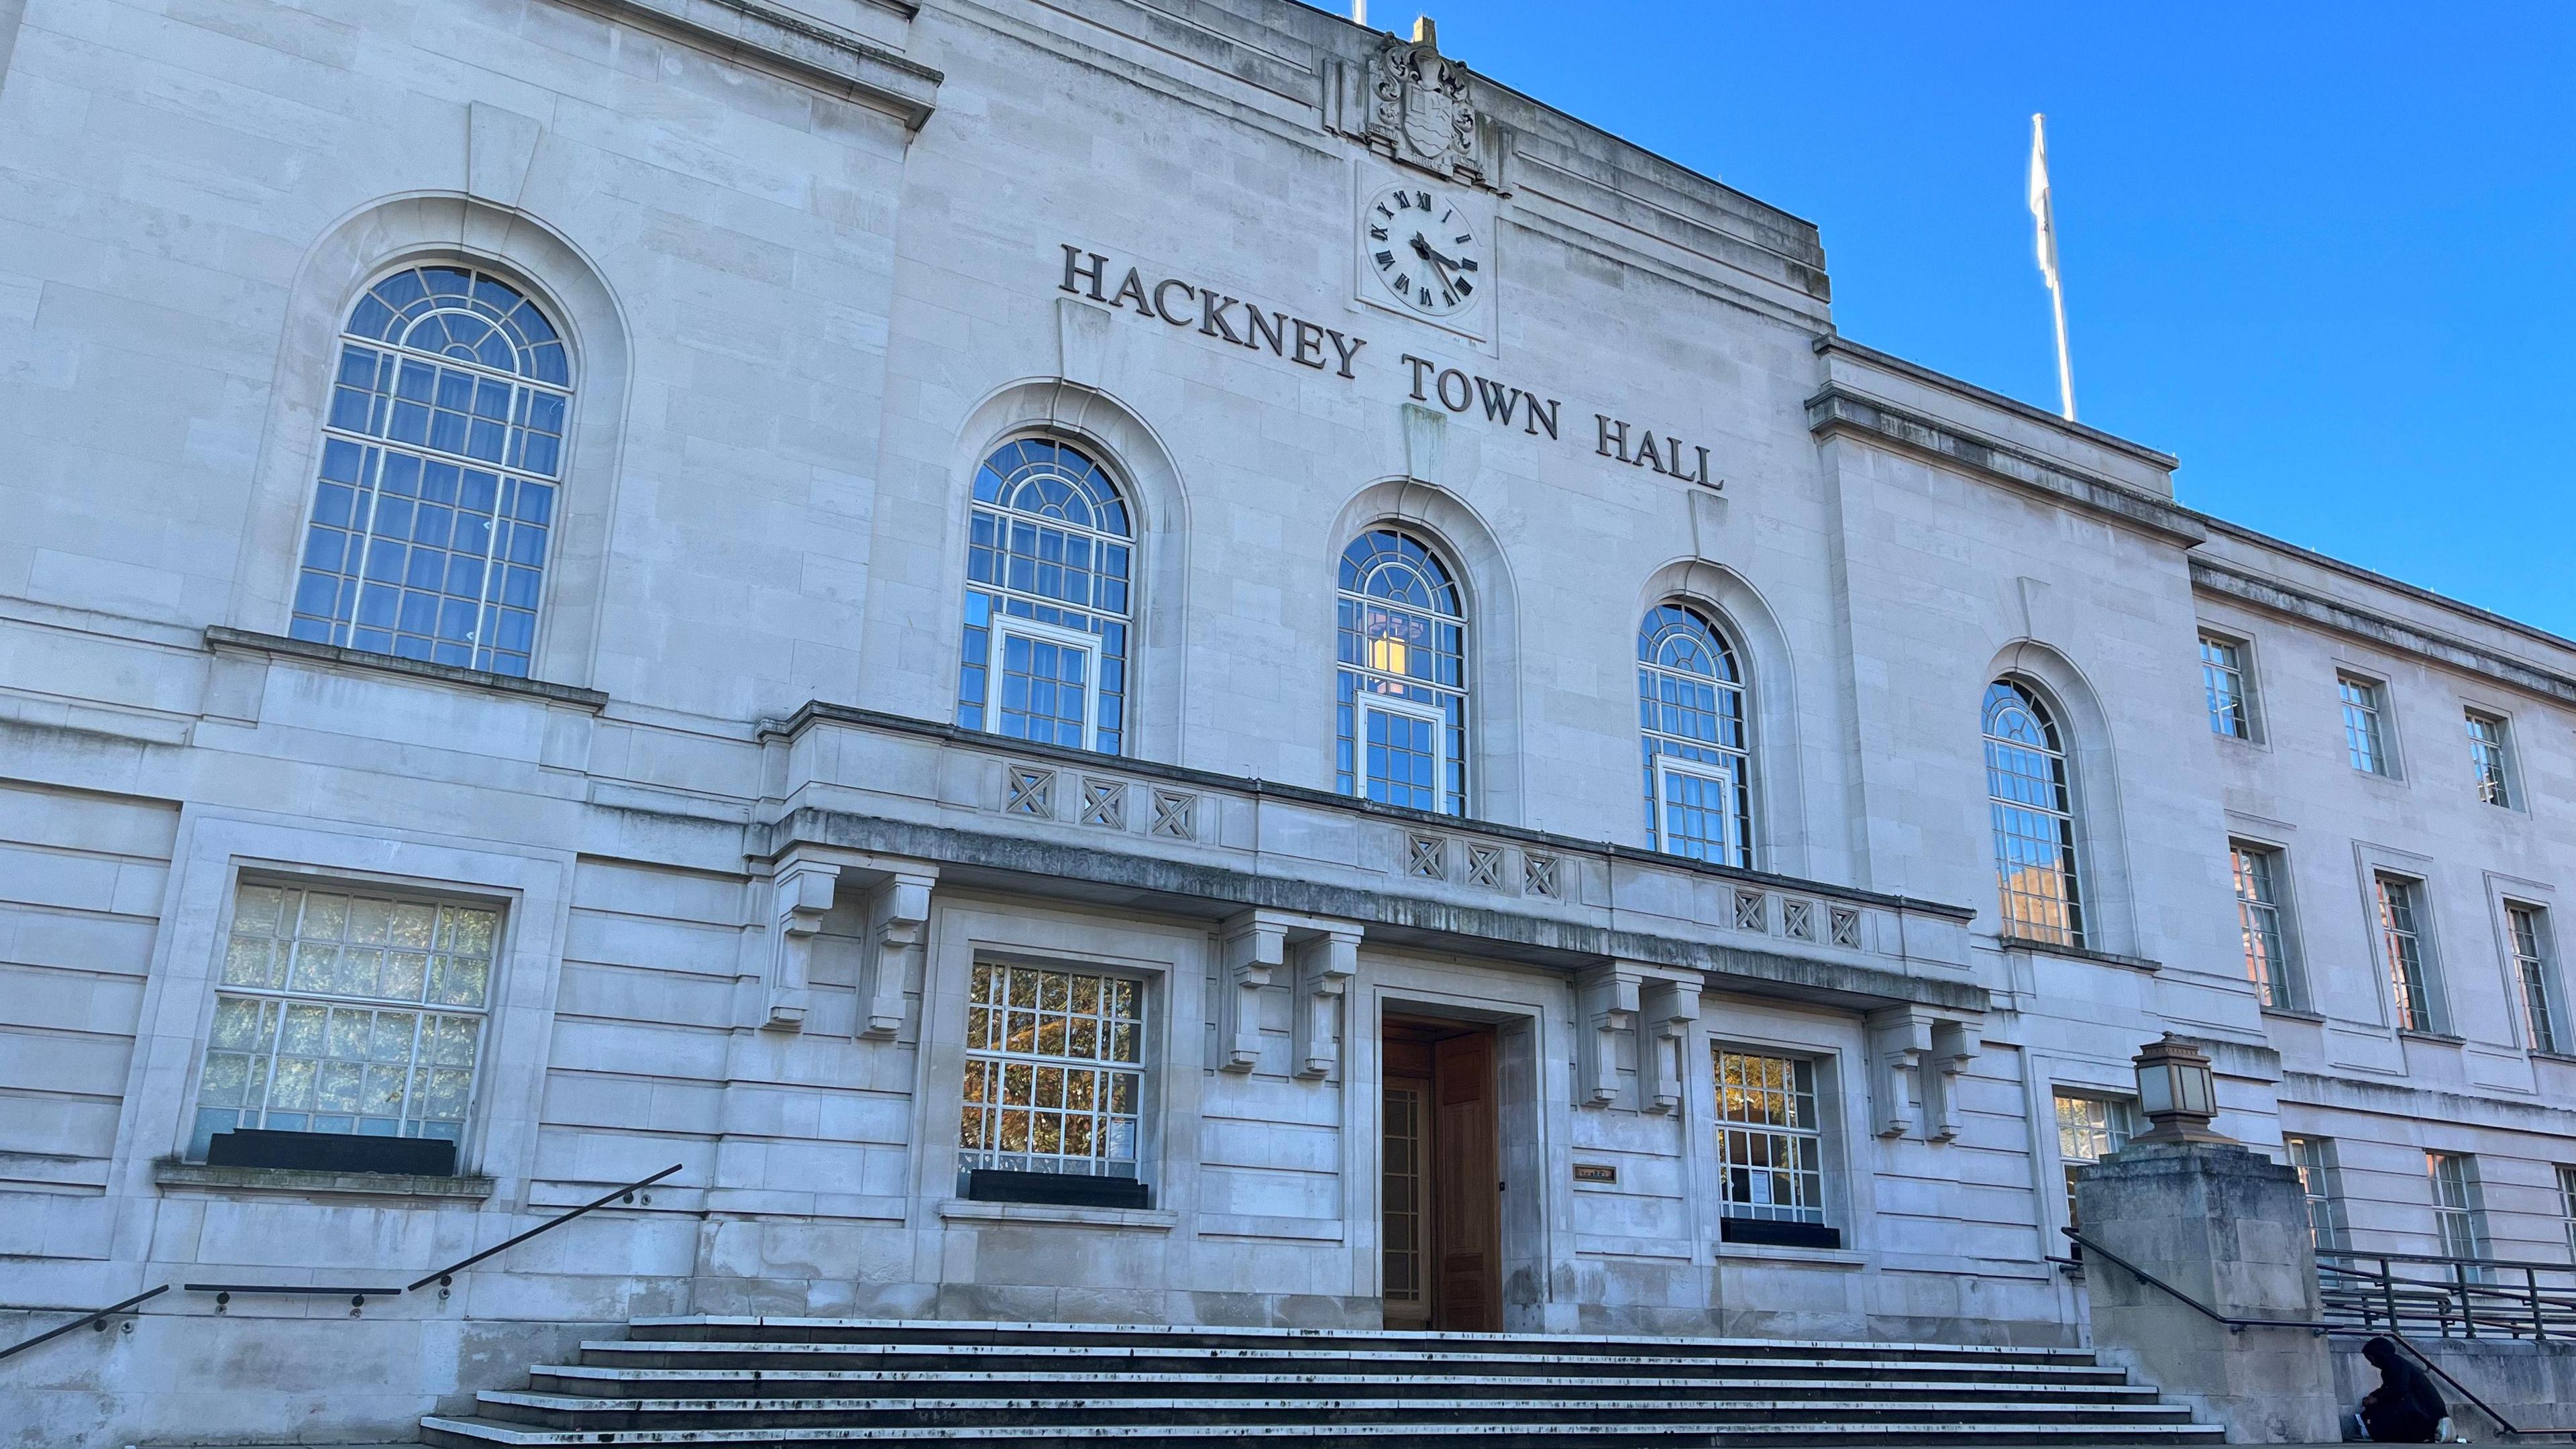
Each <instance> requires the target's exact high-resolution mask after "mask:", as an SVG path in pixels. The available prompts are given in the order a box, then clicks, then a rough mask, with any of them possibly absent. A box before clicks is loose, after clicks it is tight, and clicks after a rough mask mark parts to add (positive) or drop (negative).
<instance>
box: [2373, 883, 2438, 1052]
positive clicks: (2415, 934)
mask: <svg viewBox="0 0 2576 1449" xmlns="http://www.w3.org/2000/svg"><path fill="white" fill-rule="evenodd" d="M2375 880H2376V882H2377V886H2378V893H2379V935H2380V940H2381V944H2382V948H2383V949H2384V950H2386V951H2387V953H2388V985H2389V993H2390V995H2391V996H2392V997H2393V998H2394V999H2395V1001H2396V1004H2397V1025H2398V1027H2399V1029H2400V1030H2404V1031H2428V1032H2429V1031H2439V1030H2441V1027H2440V1026H2439V1025H2438V1024H2437V1023H2436V1020H2435V1018H2434V1015H2433V993H2432V989H2431V987H2430V986H2429V985H2428V984H2427V979H2428V978H2427V974H2426V971H2425V961H2424V958H2425V950H2424V931H2423V925H2422V914H2423V904H2424V902H2423V894H2424V888H2423V883H2422V882H2420V881H2411V880H2407V879H2404V878H2403V877H2400V876H2393V875H2383V876H2378V877H2375Z"/></svg>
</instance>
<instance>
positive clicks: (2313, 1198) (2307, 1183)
mask: <svg viewBox="0 0 2576 1449" xmlns="http://www.w3.org/2000/svg"><path fill="white" fill-rule="evenodd" d="M2282 1145H2283V1146H2285V1147H2287V1148H2288V1149H2289V1154H2290V1166H2291V1167H2293V1168H2295V1169H2297V1171H2298V1174H2299V1190H2300V1192H2302V1193H2303V1194H2305V1195H2306V1197H2307V1200H2308V1232H2309V1235H2310V1236H2311V1237H2313V1238H2314V1239H2315V1240H2316V1245H2317V1246H2318V1247H2320V1248H2341V1247H2343V1246H2344V1245H2345V1243H2346V1241H2347V1240H2348V1237H2349V1232H2350V1229H2349V1227H2348V1226H2347V1225H2346V1223H2345V1222H2344V1212H2343V1182H2342V1178H2341V1174H2340V1173H2339V1172H2338V1171H2337V1170H2336V1167H2335V1159H2334V1144H2333V1143H2332V1142H2331V1141H2328V1140H2327V1139H2325V1138H2323V1137H2285V1138H2283V1139H2282Z"/></svg>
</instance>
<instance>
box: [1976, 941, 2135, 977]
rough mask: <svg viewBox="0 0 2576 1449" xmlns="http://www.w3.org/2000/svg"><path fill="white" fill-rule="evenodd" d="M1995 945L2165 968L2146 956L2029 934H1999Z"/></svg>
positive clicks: (2129, 965) (2074, 958)
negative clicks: (2032, 937) (2125, 953)
mask: <svg viewBox="0 0 2576 1449" xmlns="http://www.w3.org/2000/svg"><path fill="white" fill-rule="evenodd" d="M1995 945H1996V946H1997V947H1999V948H2001V949H2003V950H2006V951H2031V952H2037V953H2039V954H2041V955H2047V956H2063V957H2065V958H2066V959H2067V960H2069V961H2094V962H2099V963H2100V964H2102V965H2104V966H2121V967H2125V968H2127V969H2129V970H2131V971H2146V972H2156V971H2162V970H2163V969H2165V963H2163V962H2162V961H2150V960H2148V959H2147V958H2146V957H2144V956H2123V955H2121V954H2120V953H2119V952H2117V951H2096V950H2094V949H2092V948H2091V947H2089V946H2067V945H2061V944H2059V943H2058V942H2055V941H2035V940H2032V939H2031V938H2030V937H2028V936H1997V937H1995Z"/></svg>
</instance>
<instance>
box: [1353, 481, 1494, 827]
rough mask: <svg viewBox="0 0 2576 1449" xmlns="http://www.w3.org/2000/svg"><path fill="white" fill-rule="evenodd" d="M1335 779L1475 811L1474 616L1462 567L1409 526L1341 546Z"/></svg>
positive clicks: (1361, 790) (1384, 795)
mask: <svg viewBox="0 0 2576 1449" xmlns="http://www.w3.org/2000/svg"><path fill="white" fill-rule="evenodd" d="M1337 609H1338V614H1339V626H1338V630H1337V635H1338V658H1339V664H1340V667H1339V669H1338V670H1336V672H1335V688H1336V693H1337V695H1338V698H1337V700H1336V702H1335V711H1334V714H1335V729H1336V731H1337V739H1336V741H1335V752H1334V760H1335V763H1334V780H1335V784H1336V786H1337V788H1339V789H1340V790H1341V792H1342V793H1343V794H1345V795H1355V796H1358V797H1359V798H1361V799H1364V800H1375V801H1378V802H1380V803H1382V804H1387V805H1403V806H1407V807H1409V808H1411V809H1415V810H1429V811H1434V812H1438V813H1441V814H1454V815H1464V814H1466V813H1467V619H1466V610H1465V609H1464V607H1463V606H1462V604H1461V602H1460V599H1459V590H1458V584H1457V581H1456V576H1455V575H1454V574H1453V573H1452V572H1451V571H1450V568H1449V565H1448V564H1447V562H1445V561H1444V560H1443V559H1442V558H1441V557H1440V555H1439V554H1438V553H1436V552H1435V551H1433V549H1432V548H1431V546H1430V545H1429V544H1427V543H1424V542H1423V541H1422V540H1420V539H1418V538H1415V537H1414V536H1413V535H1412V534H1409V533H1406V532H1403V531H1401V530H1398V529H1392V528H1378V529H1371V530H1370V531H1368V532H1366V533H1363V534H1361V535H1360V536H1359V537H1357V538H1355V539H1353V540H1351V542H1350V545H1349V546H1348V547H1347V548H1344V549H1343V550H1342V558H1341V576H1340V588H1339V590H1338V599H1337Z"/></svg>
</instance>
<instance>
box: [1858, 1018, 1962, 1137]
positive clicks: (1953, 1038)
mask: <svg viewBox="0 0 2576 1449" xmlns="http://www.w3.org/2000/svg"><path fill="white" fill-rule="evenodd" d="M1984 1040H1985V1029H1984V1025H1983V1023H1982V1022H1980V1021H1977V1020H1973V1019H1967V1018H1961V1017H1952V1016H1943V1015H1941V1014H1940V1013H1938V1012H1933V1011H1927V1010H1925V1009H1924V1008H1922V1007H1916V1006H1899V1007H1892V1008H1890V1009H1888V1010H1886V1011H1881V1012H1877V1013H1874V1014H1872V1015H1871V1017H1870V1018H1869V1093H1870V1123H1871V1128H1872V1130H1873V1131H1875V1132H1877V1134H1878V1135H1879V1136H1881V1137H1891V1138H1893V1137H1904V1136H1907V1135H1909V1134H1911V1133H1912V1132H1913V1131H1914V1130H1915V1127H1916V1125H1917V1123H1916V1111H1915V1103H1916V1101H1917V1100H1918V1099H1919V1100H1920V1101H1921V1102H1922V1104H1923V1106H1922V1113H1921V1119H1922V1120H1921V1127H1922V1132H1923V1140H1924V1141H1926V1142H1949V1141H1953V1140H1955V1139H1956V1138H1957V1137H1958V1135H1959V1090H1958V1080H1959V1074H1960V1073H1961V1072H1962V1071H1965V1070H1966V1069H1967V1065H1968V1063H1969V1062H1971V1061H1974V1060H1975V1059H1976V1057H1977V1053H1978V1052H1979V1051H1980V1050H1982V1049H1983V1047H1984ZM1927 1067H1929V1068H1930V1069H1931V1070H1930V1071H1928V1072H1927V1071H1926V1070H1925V1068H1927Z"/></svg>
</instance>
